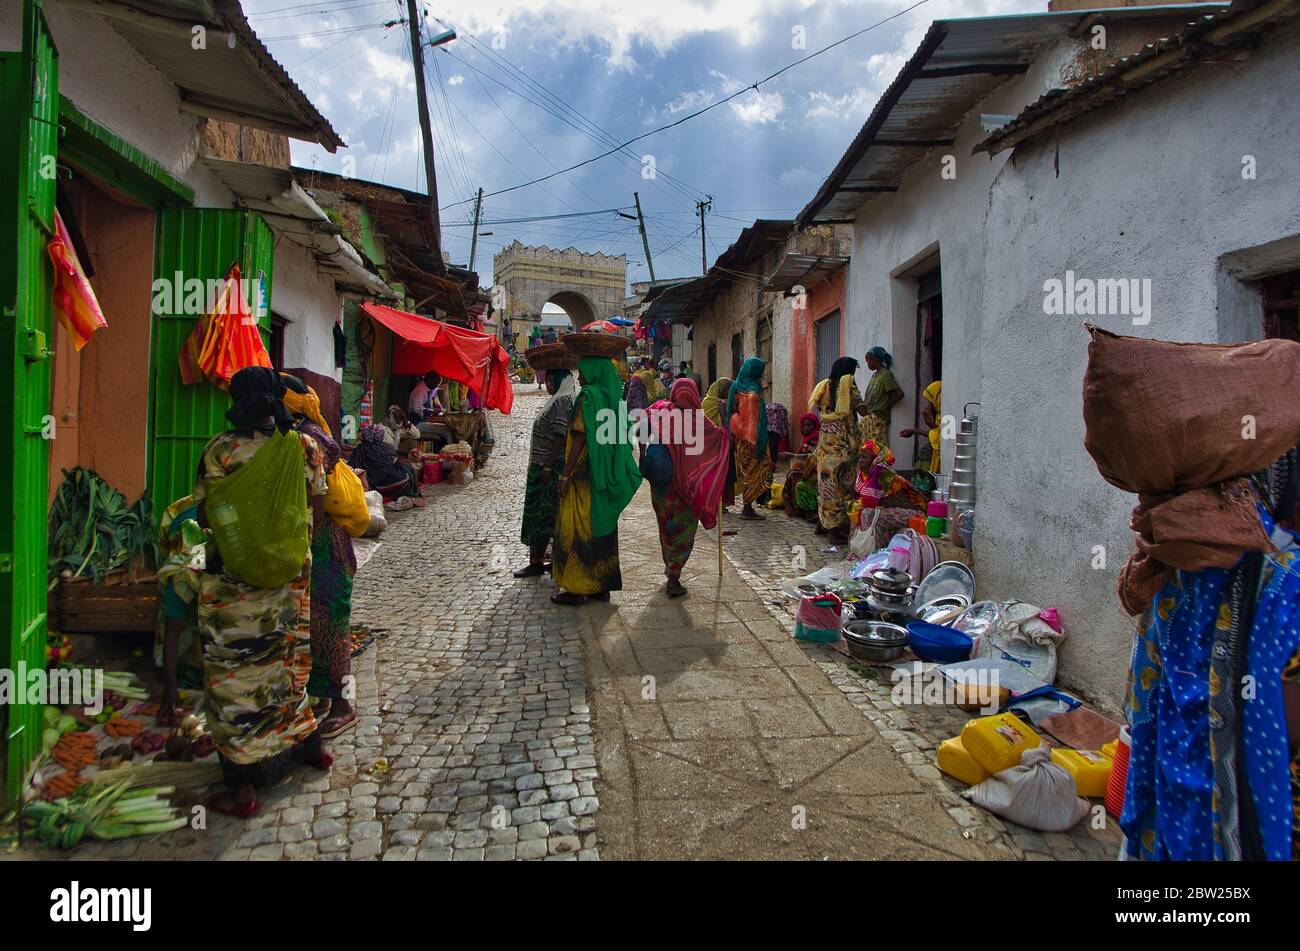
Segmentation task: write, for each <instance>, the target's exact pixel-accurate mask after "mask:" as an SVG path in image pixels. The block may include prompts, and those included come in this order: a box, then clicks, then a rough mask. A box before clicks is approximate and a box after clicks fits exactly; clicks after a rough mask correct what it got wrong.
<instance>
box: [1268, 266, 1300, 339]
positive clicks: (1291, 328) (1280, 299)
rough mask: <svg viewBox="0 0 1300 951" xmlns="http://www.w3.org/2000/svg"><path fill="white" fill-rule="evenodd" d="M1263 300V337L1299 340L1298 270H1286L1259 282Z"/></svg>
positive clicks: (1299, 296) (1299, 285) (1299, 277)
mask: <svg viewBox="0 0 1300 951" xmlns="http://www.w3.org/2000/svg"><path fill="white" fill-rule="evenodd" d="M1259 289H1260V293H1261V295H1262V297H1263V300H1264V337H1265V338H1266V339H1269V340H1274V339H1277V338H1281V339H1283V340H1300V271H1288V272H1286V273H1285V274H1277V275H1274V276H1273V277H1269V278H1265V279H1264V280H1262V281H1260V283H1259Z"/></svg>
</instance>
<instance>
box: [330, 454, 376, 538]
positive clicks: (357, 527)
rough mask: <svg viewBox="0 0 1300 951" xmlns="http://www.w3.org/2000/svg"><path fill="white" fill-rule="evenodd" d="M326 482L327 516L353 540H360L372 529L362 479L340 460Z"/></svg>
mask: <svg viewBox="0 0 1300 951" xmlns="http://www.w3.org/2000/svg"><path fill="white" fill-rule="evenodd" d="M325 482H326V485H327V489H326V492H325V514H326V515H328V516H329V517H330V518H332V519H334V521H335V522H337V523H338V524H339V525H341V526H342V527H343V530H344V531H346V532H347V533H348V534H349V535H351V536H352V537H353V538H360V537H361V536H362V535H364V534H365V533H366V529H367V528H369V527H370V510H369V509H368V508H366V491H365V488H364V487H363V486H362V485H361V479H360V477H358V476H357V474H356V472H355V471H354V470H353V468H352V467H351V466H349V465H348V464H347V463H346V462H344V461H343V460H342V459H340V460H339V461H338V462H336V463H335V464H334V470H333V471H332V472H330V473H329V475H327V476H326V477H325Z"/></svg>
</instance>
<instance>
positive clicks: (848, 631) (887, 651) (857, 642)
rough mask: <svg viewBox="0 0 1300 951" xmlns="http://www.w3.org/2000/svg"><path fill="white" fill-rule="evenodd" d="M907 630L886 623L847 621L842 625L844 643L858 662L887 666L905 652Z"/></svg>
mask: <svg viewBox="0 0 1300 951" xmlns="http://www.w3.org/2000/svg"><path fill="white" fill-rule="evenodd" d="M907 641H908V633H907V629H906V628H903V627H899V626H898V625H897V624H890V623H889V622H888V621H849V622H848V623H847V624H845V625H844V643H845V644H847V645H848V648H849V653H850V654H852V655H853V656H854V657H856V658H857V659H858V660H865V661H868V662H870V663H873V664H887V663H889V662H890V661H895V660H898V658H900V657H902V656H903V652H904V651H905V650H907Z"/></svg>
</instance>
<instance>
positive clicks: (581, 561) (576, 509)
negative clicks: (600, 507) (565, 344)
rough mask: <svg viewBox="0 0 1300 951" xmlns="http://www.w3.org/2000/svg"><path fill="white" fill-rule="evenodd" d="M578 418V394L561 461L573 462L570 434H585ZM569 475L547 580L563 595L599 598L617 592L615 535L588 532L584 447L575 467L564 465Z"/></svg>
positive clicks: (619, 575)
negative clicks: (586, 595)
mask: <svg viewBox="0 0 1300 951" xmlns="http://www.w3.org/2000/svg"><path fill="white" fill-rule="evenodd" d="M586 428H587V427H586V423H585V421H584V420H583V417H582V394H581V393H579V394H578V399H577V402H575V403H574V407H573V422H572V423H571V424H570V426H569V435H568V436H567V437H566V442H565V450H564V456H565V459H566V460H568V459H572V458H573V434H574V433H585V432H586ZM566 470H567V471H570V472H572V473H573V474H572V475H571V476H570V477H569V480H568V482H566V483H564V485H563V486H562V487H561V489H560V500H559V506H558V508H557V509H556V513H555V539H554V541H553V542H552V554H553V556H554V557H553V559H552V567H551V577H552V578H554V579H555V583H556V584H557V585H559V586H560V587H561V588H563V589H564V590H565V591H571V592H573V593H574V594H599V593H600V592H602V591H621V590H622V589H623V576H622V573H621V571H620V569H619V562H618V532H612V533H611V534H609V535H601V536H599V537H597V536H595V535H593V534H592V528H591V467H590V466H589V465H588V462H587V446H586V443H585V441H584V443H583V447H582V452H581V454H580V455H579V456H578V458H577V460H576V462H575V463H571V464H568V463H566Z"/></svg>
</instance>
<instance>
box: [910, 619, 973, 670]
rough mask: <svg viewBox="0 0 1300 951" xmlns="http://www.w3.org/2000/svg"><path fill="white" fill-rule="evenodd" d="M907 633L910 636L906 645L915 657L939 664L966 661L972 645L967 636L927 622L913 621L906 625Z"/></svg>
mask: <svg viewBox="0 0 1300 951" xmlns="http://www.w3.org/2000/svg"><path fill="white" fill-rule="evenodd" d="M907 633H908V634H910V635H912V636H911V638H910V640H909V641H908V643H909V645H910V646H911V648H912V652H913V653H914V654H916V656H917V657H919V658H921V660H928V661H934V662H935V663H939V664H955V663H956V662H957V661H959V660H968V659H969V658H970V652H971V648H972V646H973V645H974V641H972V640H971V637H970V635H969V634H963V633H962V632H961V631H956V630H953V629H952V628H950V627H941V626H940V625H938V624H930V623H929V622H928V621H913V622H912V623H910V624H908V625H907Z"/></svg>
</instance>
